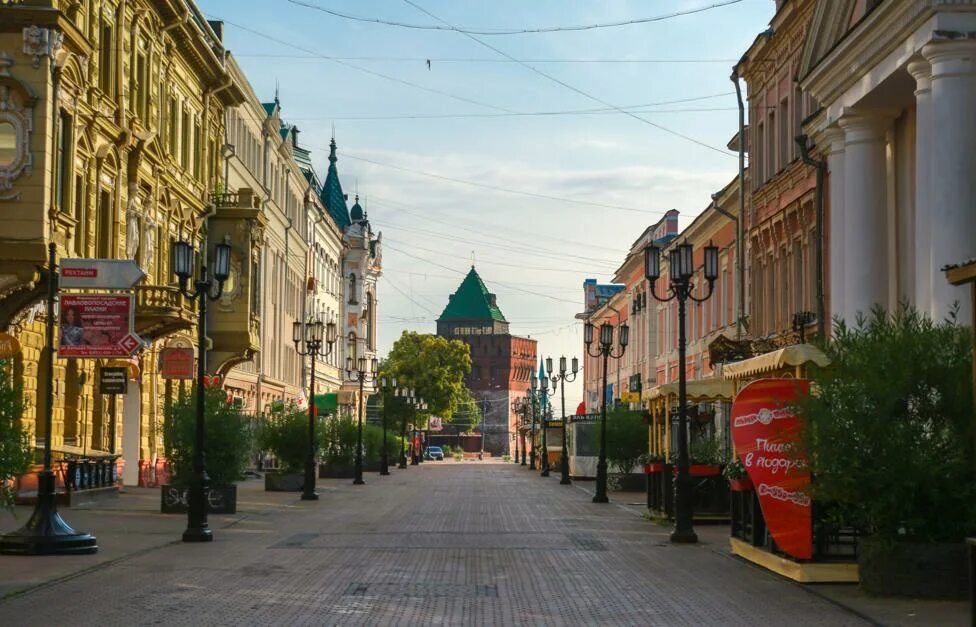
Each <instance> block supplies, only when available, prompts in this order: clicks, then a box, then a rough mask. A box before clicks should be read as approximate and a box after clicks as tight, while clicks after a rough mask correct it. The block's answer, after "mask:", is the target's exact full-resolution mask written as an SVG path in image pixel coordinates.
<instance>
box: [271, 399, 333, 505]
mask: <svg viewBox="0 0 976 627" xmlns="http://www.w3.org/2000/svg"><path fill="white" fill-rule="evenodd" d="M323 437H324V429H323V427H322V422H321V421H320V420H316V423H315V438H314V440H313V441H314V442H316V443H317V446H316V448H320V446H321V442H322V440H323ZM257 441H258V448H260V449H261V450H263V451H268V452H270V453H271V454H272V455H274V456H275V458H276V459H277V460H278V471H277V472H268V473H266V474H265V475H264V489H265V490H268V491H271V492H299V491H301V490H302V489H303V488H304V487H305V463H306V461H307V460H308V412H307V411H303V410H299V409H298V408H294V407H293V408H290V409H288V410H286V411H285V412H283V413H280V414H276V415H273V416H272V417H271V418H269V419H268V420H266V421H265V422H264V423H263V424H262V425H261V428H260V429H259V430H258V437H257Z"/></svg>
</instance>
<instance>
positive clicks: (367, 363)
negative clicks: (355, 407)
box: [346, 357, 376, 485]
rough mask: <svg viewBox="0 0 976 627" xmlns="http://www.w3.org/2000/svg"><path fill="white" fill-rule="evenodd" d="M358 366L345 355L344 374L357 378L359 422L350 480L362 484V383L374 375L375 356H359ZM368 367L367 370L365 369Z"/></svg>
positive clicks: (355, 483)
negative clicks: (354, 459)
mask: <svg viewBox="0 0 976 627" xmlns="http://www.w3.org/2000/svg"><path fill="white" fill-rule="evenodd" d="M357 365H358V367H357V368H353V360H352V357H346V376H348V377H353V372H355V373H356V375H355V378H356V379H358V380H359V424H358V425H357V427H356V478H355V479H353V480H352V482H353V485H363V484H364V483H366V482H365V481H363V384H364V383H365V382H366V379H368V378H369V377H371V376H372V377H375V376H376V358H375V357H373V358H372V359H366V358H365V357H360V358H359V362H358V364H357ZM367 368H368V370H367Z"/></svg>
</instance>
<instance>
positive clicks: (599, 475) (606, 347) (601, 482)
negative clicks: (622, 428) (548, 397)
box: [583, 321, 630, 503]
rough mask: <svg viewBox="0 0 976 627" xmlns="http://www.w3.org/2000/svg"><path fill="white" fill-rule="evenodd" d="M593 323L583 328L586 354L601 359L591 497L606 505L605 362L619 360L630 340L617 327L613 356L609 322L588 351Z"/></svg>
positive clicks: (626, 331) (627, 330) (625, 330)
mask: <svg viewBox="0 0 976 627" xmlns="http://www.w3.org/2000/svg"><path fill="white" fill-rule="evenodd" d="M593 328H594V326H593V323H592V322H589V321H587V323H586V325H584V326H583V342H584V343H585V344H586V353H587V354H588V355H589V356H590V357H603V387H602V388H601V390H603V393H602V394H601V395H600V397H601V401H600V457H599V459H598V461H597V464H596V494H595V495H594V496H593V502H594V503H608V502H609V501H610V499H608V498H607V393H606V389H607V361H608V360H609V359H610V358H611V357H613V358H614V359H620V358H621V357H623V356H624V352H625V351H626V350H627V342H628V341H629V340H630V327H628V326H627V323H626V322H622V323H621V324H620V326H619V329H620V334H619V336H618V338H617V340H618V342H619V344H620V347H619V350H618V351H617V352H616V354H614V351H613V336H614V327H613V325H612V324H610V323H609V322H604V323H603V324H601V325H600V341H599V346H597V351H596V352H595V353H594V352H592V351H590V345H591V344H593Z"/></svg>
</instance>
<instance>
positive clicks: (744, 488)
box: [729, 477, 756, 492]
mask: <svg viewBox="0 0 976 627" xmlns="http://www.w3.org/2000/svg"><path fill="white" fill-rule="evenodd" d="M729 488H730V489H731V490H732V491H733V492H748V491H749V490H754V489H755V488H756V486H754V485H753V484H752V479H750V478H749V477H746V478H744V479H729Z"/></svg>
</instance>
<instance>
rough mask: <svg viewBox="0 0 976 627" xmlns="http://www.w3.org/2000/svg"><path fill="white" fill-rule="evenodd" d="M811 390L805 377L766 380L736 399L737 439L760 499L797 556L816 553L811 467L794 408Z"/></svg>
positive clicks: (780, 538)
mask: <svg viewBox="0 0 976 627" xmlns="http://www.w3.org/2000/svg"><path fill="white" fill-rule="evenodd" d="M809 389H810V384H809V381H807V380H805V379H760V380H758V381H753V382H752V383H750V384H749V385H747V386H746V387H744V388H742V390H741V391H740V392H739V394H738V395H737V396H736V397H735V401H734V402H733V403H732V416H731V425H732V441H733V442H734V443H735V452H736V455H737V456H738V458H739V461H740V462H742V465H743V466H744V467H745V469H746V472H747V473H748V475H749V479H751V480H752V483H753V485H754V486H755V489H756V494H757V495H758V497H759V505H760V507H761V508H762V513H763V517H764V518H765V519H766V527H767V529H769V533H770V535H772V536H773V539H774V540H775V541H776V545H777V546H778V547H779V548H780V549H781V550H782V551H783V552H785V553H787V554H788V555H791V556H793V557H795V558H797V559H810V558H812V557H813V509H812V506H813V503H812V500H811V498H810V470H809V467H808V466H807V465H806V458H805V455H804V454H803V452H802V449H801V446H802V443H801V441H800V438H801V432H800V431H801V430H800V419H799V418H798V417H797V415H796V412H795V410H794V407H795V406H796V403H797V402H798V401H799V400H800V399H801V398H803V397H804V396H805V395H806V394H807V392H808V391H809Z"/></svg>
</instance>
